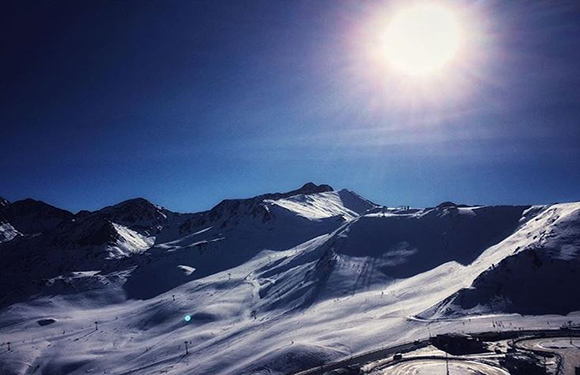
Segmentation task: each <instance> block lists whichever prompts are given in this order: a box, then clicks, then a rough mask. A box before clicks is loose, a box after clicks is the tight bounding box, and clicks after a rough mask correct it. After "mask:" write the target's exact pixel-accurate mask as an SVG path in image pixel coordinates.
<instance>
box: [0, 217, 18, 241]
mask: <svg viewBox="0 0 580 375" xmlns="http://www.w3.org/2000/svg"><path fill="white" fill-rule="evenodd" d="M20 235H21V233H20V232H18V231H17V230H16V228H14V227H13V226H12V225H11V224H10V223H1V222H0V243H2V242H8V241H12V240H13V239H14V238H16V237H18V236H20Z"/></svg>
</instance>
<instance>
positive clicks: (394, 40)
mask: <svg viewBox="0 0 580 375" xmlns="http://www.w3.org/2000/svg"><path fill="white" fill-rule="evenodd" d="M384 37H385V39H384V43H385V44H384V46H385V48H386V50H385V52H386V56H387V60H388V61H389V63H390V64H391V66H392V67H393V68H394V69H396V70H397V71H400V72H402V73H405V74H408V75H411V76H428V75H431V74H433V73H436V72H438V71H440V70H441V69H442V68H444V67H445V66H447V65H448V64H449V63H450V62H451V61H452V60H453V59H454V58H455V57H456V55H457V53H458V51H459V49H460V47H461V39H462V30H461V27H460V25H459V22H458V19H457V16H456V14H455V13H454V12H453V11H452V10H450V9H448V8H446V7H444V6H442V5H438V4H423V5H415V6H413V7H411V8H407V9H404V10H401V11H400V12H399V13H398V14H396V15H395V16H394V18H393V19H392V20H391V23H390V25H389V26H388V29H387V31H386V33H385V36H384Z"/></svg>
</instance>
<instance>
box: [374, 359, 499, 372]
mask: <svg viewBox="0 0 580 375" xmlns="http://www.w3.org/2000/svg"><path fill="white" fill-rule="evenodd" d="M445 373H446V368H445V359H429V358H421V359H410V360H408V361H403V362H399V363H397V364H395V365H393V366H389V367H387V368H385V369H383V370H382V371H381V372H379V373H378V374H381V375H435V374H445ZM449 375H509V373H508V372H507V371H506V370H503V369H501V368H499V367H496V366H492V365H488V364H485V363H481V362H477V361H470V360H457V359H449Z"/></svg>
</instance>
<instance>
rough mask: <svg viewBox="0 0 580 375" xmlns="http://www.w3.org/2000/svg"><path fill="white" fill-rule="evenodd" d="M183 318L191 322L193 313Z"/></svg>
mask: <svg viewBox="0 0 580 375" xmlns="http://www.w3.org/2000/svg"><path fill="white" fill-rule="evenodd" d="M183 319H184V320H185V321H186V322H189V321H190V320H191V315H186V316H185V317H184V318H183Z"/></svg>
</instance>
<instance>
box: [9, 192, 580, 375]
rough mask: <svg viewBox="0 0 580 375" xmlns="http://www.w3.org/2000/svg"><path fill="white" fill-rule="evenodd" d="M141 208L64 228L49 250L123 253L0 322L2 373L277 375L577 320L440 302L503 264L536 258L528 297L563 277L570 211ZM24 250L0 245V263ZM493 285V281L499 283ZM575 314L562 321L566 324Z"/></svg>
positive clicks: (266, 199)
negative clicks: (414, 344) (437, 338)
mask: <svg viewBox="0 0 580 375" xmlns="http://www.w3.org/2000/svg"><path fill="white" fill-rule="evenodd" d="M140 203H144V202H140ZM139 205H140V204H139ZM131 206H133V205H131ZM153 206H154V207H153V208H151V207H150V206H149V205H148V204H145V209H144V210H143V211H141V210H137V211H136V215H125V214H119V215H117V214H112V213H111V212H109V211H108V210H107V211H106V212H105V214H103V215H102V216H99V215H95V213H84V214H82V215H80V216H82V220H81V217H79V215H77V217H76V219H75V220H78V221H79V222H83V223H84V224H83V225H80V224H79V223H77V224H74V223H73V224H70V227H68V226H67V228H69V229H71V230H68V231H66V234H67V236H65V237H64V238H65V239H66V241H64V242H63V244H66V245H67V246H71V247H70V249H69V248H68V247H67V246H65V247H64V248H58V247H56V248H52V251H59V252H64V253H67V251H69V250H70V251H74V250H77V251H78V250H80V249H81V248H79V247H78V246H77V245H75V241H76V239H78V236H76V235H73V234H74V233H77V232H75V231H74V230H72V229H74V228H76V229H78V230H79V232H78V233H86V231H88V232H89V233H93V231H91V230H89V229H90V228H92V226H91V225H88V224H90V223H93V222H94V223H109V224H107V225H104V228H105V229H103V233H104V235H103V237H102V238H101V237H99V236H96V238H101V240H102V239H106V240H107V246H109V250H108V251H109V252H108V253H107V252H105V253H106V254H109V255H110V254H111V253H110V251H111V250H110V248H111V247H112V246H119V242H118V241H121V240H122V241H123V242H124V243H125V245H126V246H127V247H128V248H129V249H130V251H127V252H125V251H124V250H123V254H124V255H123V256H121V257H119V258H106V257H104V258H98V259H100V260H99V261H98V262H89V263H79V264H85V265H87V268H85V269H82V270H80V269H79V270H75V271H72V272H70V271H67V272H65V273H58V272H57V273H56V274H54V275H52V276H50V277H48V278H47V280H46V281H45V282H44V283H43V284H42V285H40V286H39V287H38V291H37V292H36V293H33V294H30V293H29V294H27V296H28V297H27V298H26V299H20V300H18V301H16V302H15V303H10V304H9V305H7V306H5V307H2V308H0V335H1V336H2V341H3V342H6V341H10V342H11V345H12V350H11V351H10V352H8V351H7V350H6V345H5V344H4V345H2V346H1V347H0V369H2V371H4V372H6V373H8V374H13V373H14V374H18V373H25V372H27V371H35V372H36V373H47V374H52V373H58V374H84V373H97V374H103V373H108V374H129V373H131V374H153V373H174V374H223V375H225V374H231V375H234V374H236V375H239V374H288V373H292V372H294V371H298V370H300V369H303V368H306V367H311V366H316V365H319V364H320V363H321V362H324V361H330V360H333V359H337V358H341V357H346V356H350V355H352V354H354V353H358V352H361V351H365V350H369V349H373V348H377V347H381V346H385V345H393V344H396V343H400V342H405V341H409V340H413V339H416V338H424V337H426V336H427V335H428V334H429V333H433V334H435V333H438V332H449V331H454V332H457V331H463V330H465V331H484V330H489V329H490V327H491V325H492V321H496V320H498V319H501V320H502V321H504V322H506V326H507V325H511V326H510V327H512V328H517V327H526V328H545V327H546V325H547V323H548V322H550V323H551V324H552V325H553V326H554V325H555V326H559V325H561V324H562V323H563V322H567V321H569V320H573V321H575V322H580V314H570V315H567V316H563V315H549V316H545V315H543V314H546V313H550V312H552V313H553V312H554V311H551V310H550V309H546V306H547V305H546V302H547V300H535V301H536V304H535V308H536V310H534V311H533V313H534V314H539V315H540V314H541V316H520V315H514V314H511V315H509V314H508V315H501V316H498V315H491V316H486V315H478V316H477V317H475V316H473V315H467V318H465V319H463V318H461V316H463V315H466V314H470V313H478V314H481V313H482V312H488V313H489V312H490V311H493V312H495V313H500V312H498V311H497V310H489V309H488V310H486V309H485V308H486V306H487V305H488V303H487V300H486V299H485V298H480V295H479V294H478V298H477V299H476V301H477V306H478V307H477V308H475V309H473V308H471V307H470V306H461V305H458V304H457V303H456V302H455V301H456V298H454V296H457V295H459V294H460V293H463V290H465V288H468V287H470V286H472V285H473V286H475V287H477V286H478V285H479V283H480V282H479V281H477V280H481V279H485V278H488V277H489V276H486V275H490V274H494V273H495V272H494V270H496V269H498V268H499V267H500V266H499V264H501V263H502V262H507V263H508V267H509V268H514V267H515V265H516V264H517V265H519V266H521V267H522V268H523V269H528V268H530V267H531V268H530V269H533V267H534V264H537V261H535V258H534V257H532V256H529V255H525V254H527V253H528V252H529V251H531V250H532V249H534V250H533V251H535V252H536V254H539V253H540V250H538V247H534V246H535V244H538V245H541V246H543V247H542V248H541V249H542V250H541V252H542V254H544V253H545V256H546V258H545V259H544V258H541V255H538V257H540V260H541V261H542V262H543V263H542V265H541V266H540V268H542V269H544V268H543V267H546V268H545V271H541V272H540V273H536V272H538V271H537V270H536V271H530V272H528V273H526V274H525V280H526V283H527V282H537V283H540V281H539V280H541V278H542V277H546V276H549V275H550V274H552V273H554V269H553V268H548V266H547V264H553V267H555V270H556V271H558V272H561V271H562V270H565V268H563V269H561V268H560V265H562V266H563V267H564V265H566V266H565V267H567V266H568V265H569V264H574V263H573V262H575V259H577V255H576V254H577V249H578V243H577V241H578V231H577V229H578V226H579V225H580V218H579V217H578V209H579V208H580V204H578V203H574V204H563V205H555V206H534V207H529V206H526V207H524V206H515V207H514V206H495V207H481V206H478V207H458V206H455V205H452V204H449V205H444V206H439V207H436V208H429V209H410V210H397V209H388V208H384V207H378V206H376V205H374V204H372V203H370V202H368V201H366V200H364V199H363V198H361V197H359V196H357V195H356V194H354V193H352V192H348V191H344V190H343V191H338V192H337V191H334V190H332V188H330V187H327V186H326V185H321V186H317V185H314V184H307V185H305V188H304V187H303V188H301V189H298V190H295V191H292V192H289V193H274V194H265V195H263V196H258V197H254V198H249V199H240V200H227V201H224V202H222V203H220V204H218V205H217V206H216V207H214V208H213V209H212V210H209V211H206V212H202V213H197V214H189V215H184V214H173V213H171V212H169V211H167V210H165V209H162V208H156V206H155V205H153ZM112 207H115V206H112ZM113 211H114V212H117V211H116V210H113ZM123 211H125V210H123ZM127 211H130V210H127ZM97 212H99V211H97ZM143 212H147V213H146V214H145V213H143ZM163 216H165V218H163ZM91 217H92V219H91V220H90V221H87V220H88V219H89V218H91ZM133 217H134V218H135V219H134V220H133V219H132V218H133ZM95 218H98V220H97V219H95ZM85 225H87V227H88V228H89V229H87V228H85ZM111 228H112V231H111ZM85 230H86V231H85ZM96 232H97V233H100V232H99V231H96ZM111 234H113V235H112V237H111V236H110V235H111ZM43 236H46V235H44V234H43V235H42V236H36V237H34V238H36V239H38V241H44V240H43V239H42V237H43ZM534 237H535V238H534ZM81 238H84V237H82V236H81ZM25 239H26V237H23V238H17V239H15V240H13V241H10V242H9V243H8V244H10V246H6V244H5V245H4V247H2V246H0V255H6V252H7V251H14V250H16V249H17V248H16V247H15V246H16V245H17V243H18V242H20V241H22V240H25ZM72 239H75V241H73V240H72ZM26 240H27V241H30V240H32V239H26ZM40 243H42V242H39V244H40ZM115 244H117V245H115ZM148 246H149V247H148ZM147 247H148V248H147ZM73 249H74V250H73ZM82 249H85V248H84V247H83V248H82ZM85 250H86V249H85ZM101 250H102V249H101ZM98 254H102V253H98ZM519 256H522V257H529V259H528V258H524V260H523V261H520V260H518V259H519V258H518V257H519ZM542 256H543V255H542ZM51 259H52V260H53V261H54V260H55V259H56V258H51ZM510 259H511V260H510ZM552 260H553V262H552ZM58 261H59V262H60V261H61V260H58ZM559 261H561V262H563V263H558V262H559ZM550 262H552V263H550ZM569 262H572V263H569ZM24 264H25V265H26V263H24ZM88 265H91V266H93V267H95V266H99V267H101V268H88ZM535 267H536V268H538V267H537V266H535ZM549 267H552V266H549ZM542 272H543V273H542ZM498 275H502V276H501V277H499V276H497V277H496V276H494V277H493V280H494V282H495V281H497V280H500V281H502V280H504V279H503V278H502V277H505V275H504V274H503V273H501V274H498ZM522 275H523V274H522ZM537 276H540V279H538V278H537ZM565 280H575V279H568V278H566V279H565ZM508 281H509V280H508ZM570 293H572V294H573V293H575V291H574V290H572V289H571V290H570ZM450 296H451V298H450ZM506 296H510V295H509V294H506ZM483 297H485V295H484V294H483ZM571 300H574V301H579V300H580V299H571ZM576 303H577V302H574V303H572V304H571V306H568V308H567V309H566V311H569V310H575V311H576V310H580V306H579V305H577V304H576ZM493 305H494V306H495V301H494V302H493ZM510 306H511V307H510ZM505 307H506V309H505V311H508V312H509V311H515V310H513V309H512V310H509V309H508V308H507V307H510V308H520V307H522V305H521V304H517V303H513V304H512V305H509V306H508V305H507V304H506V305H505ZM449 309H452V310H453V314H450V313H448V312H449V311H450V310H449ZM185 315H189V316H190V317H191V320H190V321H189V322H186V321H185V320H184V319H183V317H184V316H185ZM451 316H453V317H456V319H440V318H449V317H451ZM433 317H436V318H439V319H437V320H430V318H433ZM95 321H97V322H98V329H96V327H95ZM185 342H187V346H188V354H187V355H185ZM0 344H2V343H0Z"/></svg>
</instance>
